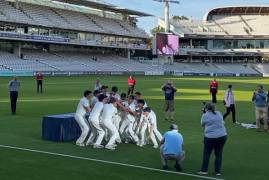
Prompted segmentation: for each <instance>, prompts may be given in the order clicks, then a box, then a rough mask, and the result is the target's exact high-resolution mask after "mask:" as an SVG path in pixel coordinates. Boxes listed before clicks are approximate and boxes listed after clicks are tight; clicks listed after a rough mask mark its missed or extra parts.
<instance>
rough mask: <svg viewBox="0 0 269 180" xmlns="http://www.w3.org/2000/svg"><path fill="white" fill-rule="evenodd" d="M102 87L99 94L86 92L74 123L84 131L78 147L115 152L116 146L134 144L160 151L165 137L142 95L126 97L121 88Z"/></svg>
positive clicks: (78, 140)
mask: <svg viewBox="0 0 269 180" xmlns="http://www.w3.org/2000/svg"><path fill="white" fill-rule="evenodd" d="M107 89H108V87H107V86H102V87H101V89H100V90H95V91H94V92H93V93H92V92H91V91H88V90H87V91H85V92H84V97H83V98H82V99H81V100H80V102H79V104H78V106H77V111H76V113H75V119H76V121H77V123H78V124H79V126H80V128H81V131H82V133H81V136H80V137H79V138H78V139H77V141H76V144H77V145H78V146H93V148H106V149H109V150H115V149H116V147H117V145H118V144H120V143H122V142H124V143H133V144H136V145H137V146H140V147H143V146H145V145H147V144H149V143H150V142H151V143H152V144H153V147H154V148H158V146H159V145H158V141H161V140H162V135H161V133H160V132H159V131H158V129H157V118H156V114H155V113H154V111H153V110H152V109H151V108H150V107H148V105H147V103H146V102H145V101H144V100H143V99H142V96H141V93H140V92H136V93H135V94H134V95H129V96H127V95H126V93H122V94H121V95H119V94H118V88H117V87H115V86H114V87H112V89H111V92H107Z"/></svg>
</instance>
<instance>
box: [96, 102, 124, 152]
mask: <svg viewBox="0 0 269 180" xmlns="http://www.w3.org/2000/svg"><path fill="white" fill-rule="evenodd" d="M116 113H117V100H116V99H115V98H112V97H111V98H110V100H109V104H105V105H104V108H103V113H102V118H101V120H102V123H103V125H104V127H105V128H106V129H107V130H108V131H109V134H110V139H109V141H108V143H107V145H106V146H105V148H106V149H110V150H115V147H116V140H117V139H119V138H120V135H119V132H118V130H117V128H116V126H115V125H114V124H113V116H115V115H116Z"/></svg>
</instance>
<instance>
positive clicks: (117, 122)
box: [113, 115, 121, 130]
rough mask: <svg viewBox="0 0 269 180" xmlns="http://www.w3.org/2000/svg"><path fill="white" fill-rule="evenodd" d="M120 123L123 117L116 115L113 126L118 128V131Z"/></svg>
mask: <svg viewBox="0 0 269 180" xmlns="http://www.w3.org/2000/svg"><path fill="white" fill-rule="evenodd" d="M120 122H121V117H120V116H119V115H115V116H114V117H113V124H114V125H115V126H116V128H117V130H119V129H120Z"/></svg>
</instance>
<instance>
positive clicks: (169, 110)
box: [162, 81, 177, 121]
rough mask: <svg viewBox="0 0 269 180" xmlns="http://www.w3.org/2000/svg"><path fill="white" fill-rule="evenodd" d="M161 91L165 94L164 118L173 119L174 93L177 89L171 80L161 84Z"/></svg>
mask: <svg viewBox="0 0 269 180" xmlns="http://www.w3.org/2000/svg"><path fill="white" fill-rule="evenodd" d="M162 91H163V92H164V96H165V104H164V112H165V120H171V121H174V120H175V119H174V115H175V102H174V99H175V93H176V92H177V89H176V88H175V87H174V85H173V83H172V82H171V81H167V82H166V83H165V84H164V85H163V86H162Z"/></svg>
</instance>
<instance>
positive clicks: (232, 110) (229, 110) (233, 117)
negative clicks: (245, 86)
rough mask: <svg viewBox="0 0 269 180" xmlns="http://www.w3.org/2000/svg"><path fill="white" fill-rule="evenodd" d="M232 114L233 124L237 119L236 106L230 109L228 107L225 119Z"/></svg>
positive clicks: (231, 106)
mask: <svg viewBox="0 0 269 180" xmlns="http://www.w3.org/2000/svg"><path fill="white" fill-rule="evenodd" d="M231 112H232V119H233V123H235V122H236V119H235V105H234V104H231V105H230V107H226V113H225V114H224V115H223V119H225V118H226V117H227V116H228V115H229V114H230V113H231Z"/></svg>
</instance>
